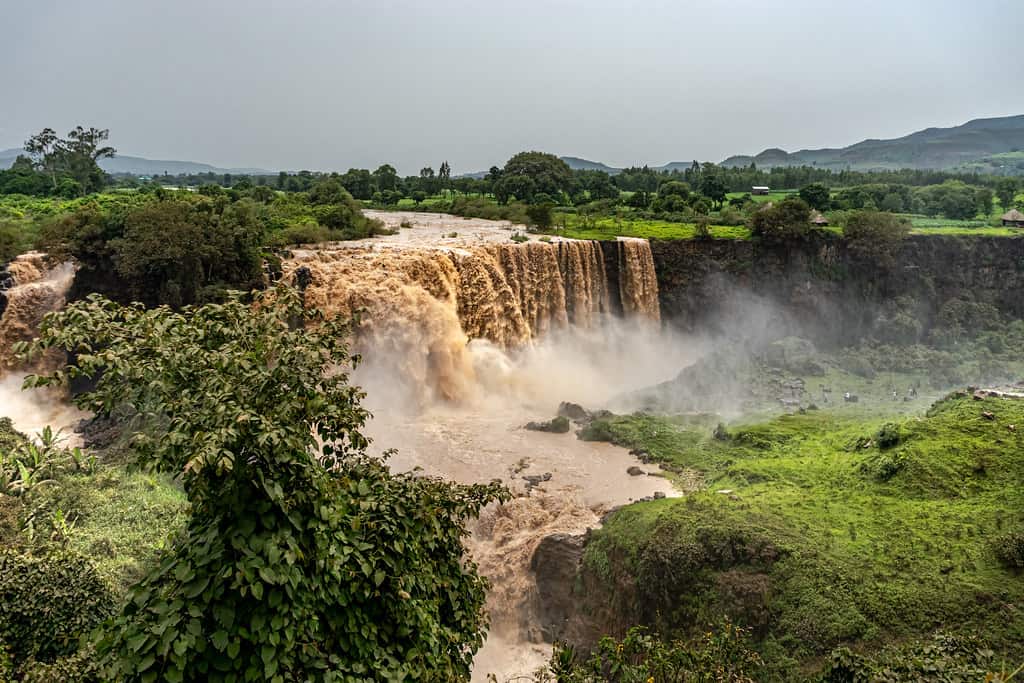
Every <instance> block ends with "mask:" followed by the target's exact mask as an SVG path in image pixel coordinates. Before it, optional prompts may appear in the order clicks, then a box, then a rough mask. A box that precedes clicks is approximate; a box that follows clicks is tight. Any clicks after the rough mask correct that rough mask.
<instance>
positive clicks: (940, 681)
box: [820, 633, 1011, 683]
mask: <svg viewBox="0 0 1024 683" xmlns="http://www.w3.org/2000/svg"><path fill="white" fill-rule="evenodd" d="M1010 678H1011V674H1009V673H1007V671H1006V669H1005V668H1003V667H1000V665H999V664H998V663H997V662H996V658H995V653H994V652H993V651H992V649H990V648H989V647H988V646H987V645H986V643H984V642H983V641H982V640H981V639H980V638H978V637H977V636H953V635H948V634H942V633H940V634H937V635H936V636H934V637H933V638H932V640H931V641H930V642H917V643H911V644H909V645H902V646H897V647H893V648H889V649H888V650H885V651H883V652H880V653H877V654H874V655H872V656H864V655H859V654H855V653H853V652H851V651H850V650H849V649H848V648H845V647H842V648H838V649H836V650H834V651H833V652H832V653H831V654H830V655H829V657H828V660H827V662H826V663H825V666H824V668H823V670H822V672H821V678H820V680H821V681H823V682H824V683H868V682H869V681H871V682H874V681H880V682H881V681H932V682H934V683H959V682H960V681H988V682H990V683H1001V682H1003V681H1009V680H1010Z"/></svg>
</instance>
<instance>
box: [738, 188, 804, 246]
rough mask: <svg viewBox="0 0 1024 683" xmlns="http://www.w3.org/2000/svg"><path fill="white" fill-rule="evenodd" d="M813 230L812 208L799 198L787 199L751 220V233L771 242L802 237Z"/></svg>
mask: <svg viewBox="0 0 1024 683" xmlns="http://www.w3.org/2000/svg"><path fill="white" fill-rule="evenodd" d="M810 230H811V207H809V206H808V205H807V202H805V201H804V200H802V199H800V198H799V197H787V198H786V199H784V200H782V201H781V202H779V203H778V204H775V205H774V206H771V207H767V208H762V209H760V210H759V211H757V212H755V213H754V215H753V216H751V218H750V232H751V234H753V235H756V236H758V237H760V238H762V239H765V240H769V241H786V240H791V239H796V238H799V237H802V236H804V235H806V234H807V233H809V232H810Z"/></svg>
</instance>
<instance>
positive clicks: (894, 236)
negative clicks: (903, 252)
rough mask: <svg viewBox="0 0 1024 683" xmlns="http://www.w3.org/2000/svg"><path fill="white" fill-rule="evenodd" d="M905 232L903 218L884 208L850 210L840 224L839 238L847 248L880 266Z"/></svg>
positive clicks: (906, 225)
mask: <svg viewBox="0 0 1024 683" xmlns="http://www.w3.org/2000/svg"><path fill="white" fill-rule="evenodd" d="M909 233H910V222H909V221H908V220H907V219H905V218H901V217H899V216H894V215H893V214H891V213H887V212H884V211H868V210H863V211H853V212H851V213H850V214H849V215H848V216H847V217H846V224H845V226H844V227H843V238H844V239H845V240H846V243H847V245H848V246H849V248H850V250H851V251H853V252H855V253H859V254H861V255H863V256H865V257H867V258H870V259H872V260H874V261H876V262H878V263H880V264H883V265H886V264H889V263H891V262H892V259H893V258H894V256H895V252H896V249H897V248H898V247H899V244H900V242H902V241H903V238H904V237H906V236H907V235H908V234H909Z"/></svg>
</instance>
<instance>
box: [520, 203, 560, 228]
mask: <svg viewBox="0 0 1024 683" xmlns="http://www.w3.org/2000/svg"><path fill="white" fill-rule="evenodd" d="M552 208H554V205H553V204H549V203H546V202H545V203H543V204H530V205H529V206H527V207H526V215H527V216H528V217H529V219H530V222H529V225H533V226H536V227H538V228H542V229H546V228H550V227H551V222H552V220H551V215H552V214H551V209H552Z"/></svg>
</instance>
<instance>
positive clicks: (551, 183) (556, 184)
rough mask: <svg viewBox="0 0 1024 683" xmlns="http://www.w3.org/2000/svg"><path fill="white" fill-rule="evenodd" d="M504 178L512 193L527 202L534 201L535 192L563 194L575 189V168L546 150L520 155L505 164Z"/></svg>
mask: <svg viewBox="0 0 1024 683" xmlns="http://www.w3.org/2000/svg"><path fill="white" fill-rule="evenodd" d="M501 177H502V182H504V183H506V188H507V189H508V190H509V194H513V195H515V197H516V199H521V200H524V201H527V202H530V201H532V200H533V195H534V193H535V192H536V193H540V192H543V193H544V194H547V195H550V196H552V197H559V196H560V195H561V194H562V193H563V192H564V193H568V192H569V191H570V190H571V189H572V169H570V168H569V165H568V164H566V163H565V162H564V161H562V160H561V159H559V158H558V157H556V156H555V155H554V154H545V153H543V152H520V153H519V154H516V155H515V156H513V157H512V158H511V159H509V160H508V161H507V162H506V163H505V168H504V170H503V171H502V174H501ZM527 181H529V182H527ZM516 190H518V191H516ZM496 192H497V190H496ZM520 192H524V193H523V194H520Z"/></svg>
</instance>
